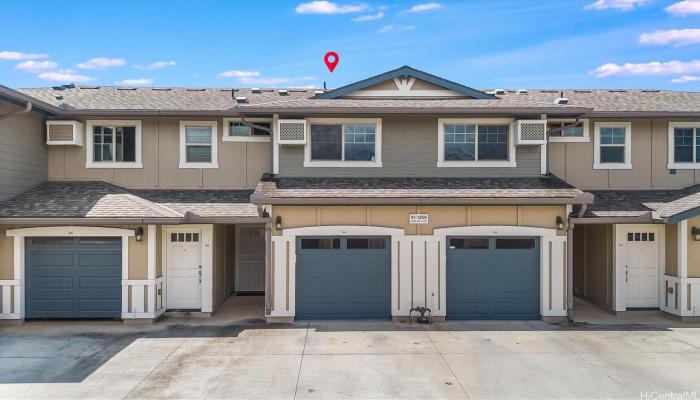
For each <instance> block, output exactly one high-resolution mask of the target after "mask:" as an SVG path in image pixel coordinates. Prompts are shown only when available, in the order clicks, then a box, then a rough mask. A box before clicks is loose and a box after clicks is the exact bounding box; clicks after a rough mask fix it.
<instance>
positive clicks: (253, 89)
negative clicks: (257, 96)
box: [250, 87, 262, 93]
mask: <svg viewBox="0 0 700 400" xmlns="http://www.w3.org/2000/svg"><path fill="white" fill-rule="evenodd" d="M250 91H251V92H253V93H262V90H260V88H257V87H254V88H252V89H250Z"/></svg>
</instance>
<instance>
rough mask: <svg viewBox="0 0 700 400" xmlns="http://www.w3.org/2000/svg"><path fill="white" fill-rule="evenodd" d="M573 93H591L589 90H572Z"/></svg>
mask: <svg viewBox="0 0 700 400" xmlns="http://www.w3.org/2000/svg"><path fill="white" fill-rule="evenodd" d="M574 93H592V91H591V90H574Z"/></svg>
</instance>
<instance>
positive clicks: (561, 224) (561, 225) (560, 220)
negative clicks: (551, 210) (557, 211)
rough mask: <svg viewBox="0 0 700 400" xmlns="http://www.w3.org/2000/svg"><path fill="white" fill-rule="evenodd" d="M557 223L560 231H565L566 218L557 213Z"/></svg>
mask: <svg viewBox="0 0 700 400" xmlns="http://www.w3.org/2000/svg"><path fill="white" fill-rule="evenodd" d="M556 223H557V229H559V230H560V231H563V230H564V228H566V227H565V226H564V218H562V217H561V216H559V215H557V220H556Z"/></svg>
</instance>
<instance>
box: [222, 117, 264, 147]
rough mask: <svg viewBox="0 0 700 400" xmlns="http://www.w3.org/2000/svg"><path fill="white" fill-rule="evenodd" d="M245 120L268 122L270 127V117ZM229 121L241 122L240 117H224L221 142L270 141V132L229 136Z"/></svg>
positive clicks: (247, 120)
mask: <svg viewBox="0 0 700 400" xmlns="http://www.w3.org/2000/svg"><path fill="white" fill-rule="evenodd" d="M245 120H246V122H252V123H255V122H269V123H270V128H272V118H246V119H245ZM231 122H241V118H224V126H223V131H222V132H221V141H222V142H254V143H269V142H271V141H272V139H271V138H272V132H270V135H269V136H229V134H228V131H229V124H230V123H231Z"/></svg>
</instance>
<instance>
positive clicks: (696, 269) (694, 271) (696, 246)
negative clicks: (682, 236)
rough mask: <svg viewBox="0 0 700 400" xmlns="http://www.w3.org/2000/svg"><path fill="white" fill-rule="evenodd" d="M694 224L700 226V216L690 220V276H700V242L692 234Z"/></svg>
mask: <svg viewBox="0 0 700 400" xmlns="http://www.w3.org/2000/svg"><path fill="white" fill-rule="evenodd" d="M694 226H695V227H698V228H700V216H698V217H695V218H691V219H689V220H688V277H689V278H700V242H696V241H695V240H693V235H691V230H692V229H693V227H694Z"/></svg>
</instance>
